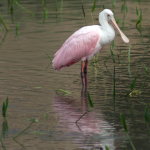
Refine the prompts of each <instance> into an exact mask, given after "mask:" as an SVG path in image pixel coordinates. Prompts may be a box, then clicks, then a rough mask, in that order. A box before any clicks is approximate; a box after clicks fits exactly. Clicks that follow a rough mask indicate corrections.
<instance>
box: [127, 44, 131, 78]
mask: <svg viewBox="0 0 150 150" xmlns="http://www.w3.org/2000/svg"><path fill="white" fill-rule="evenodd" d="M128 73H129V76H130V77H131V46H129V48H128Z"/></svg>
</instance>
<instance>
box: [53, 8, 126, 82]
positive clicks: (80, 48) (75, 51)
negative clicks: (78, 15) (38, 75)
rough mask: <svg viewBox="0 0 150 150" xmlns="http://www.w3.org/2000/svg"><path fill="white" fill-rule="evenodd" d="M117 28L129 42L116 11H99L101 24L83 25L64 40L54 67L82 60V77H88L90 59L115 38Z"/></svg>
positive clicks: (56, 54)
mask: <svg viewBox="0 0 150 150" xmlns="http://www.w3.org/2000/svg"><path fill="white" fill-rule="evenodd" d="M115 29H116V30H117V31H118V32H119V34H120V36H121V38H122V40H123V41H124V42H125V43H129V39H128V38H127V36H126V35H125V34H124V33H123V32H122V31H121V29H120V28H119V26H118V25H117V23H116V21H115V18H114V13H113V12H112V11H111V10H110V9H104V10H103V11H101V12H100V13H99V25H90V26H84V27H81V28H80V29H78V30H77V31H75V32H74V33H73V34H72V35H71V36H70V37H69V38H68V39H67V40H66V41H65V42H64V44H63V45H62V46H61V47H60V49H59V50H58V51H57V52H56V53H55V54H54V58H53V60H52V66H53V68H54V69H55V70H60V69H62V68H63V67H68V66H71V65H73V64H75V63H77V62H79V61H81V77H82V78H86V74H87V66H88V61H89V60H90V59H91V58H92V57H93V56H94V55H95V54H96V53H98V52H99V51H100V50H101V49H102V47H103V46H104V45H106V44H108V43H111V42H112V41H113V40H114V38H115ZM82 83H83V82H82Z"/></svg>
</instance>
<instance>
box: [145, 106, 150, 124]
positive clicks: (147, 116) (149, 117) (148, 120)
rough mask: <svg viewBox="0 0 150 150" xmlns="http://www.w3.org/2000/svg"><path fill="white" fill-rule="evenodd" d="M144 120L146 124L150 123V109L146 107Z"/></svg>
mask: <svg viewBox="0 0 150 150" xmlns="http://www.w3.org/2000/svg"><path fill="white" fill-rule="evenodd" d="M144 119H145V122H146V123H150V107H148V106H146V107H145V111H144Z"/></svg>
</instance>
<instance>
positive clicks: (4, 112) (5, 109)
mask: <svg viewBox="0 0 150 150" xmlns="http://www.w3.org/2000/svg"><path fill="white" fill-rule="evenodd" d="M8 102H9V100H8V97H7V98H6V100H5V101H4V102H3V105H2V116H3V117H4V118H6V116H7V109H8Z"/></svg>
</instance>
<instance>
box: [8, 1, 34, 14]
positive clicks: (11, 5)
mask: <svg viewBox="0 0 150 150" xmlns="http://www.w3.org/2000/svg"><path fill="white" fill-rule="evenodd" d="M7 3H8V10H9V13H10V14H11V15H13V14H14V10H15V9H16V7H19V8H21V9H22V10H24V11H25V12H27V13H30V14H32V15H33V12H32V11H30V10H28V9H27V8H25V7H24V6H23V5H22V4H21V3H20V0H7Z"/></svg>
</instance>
